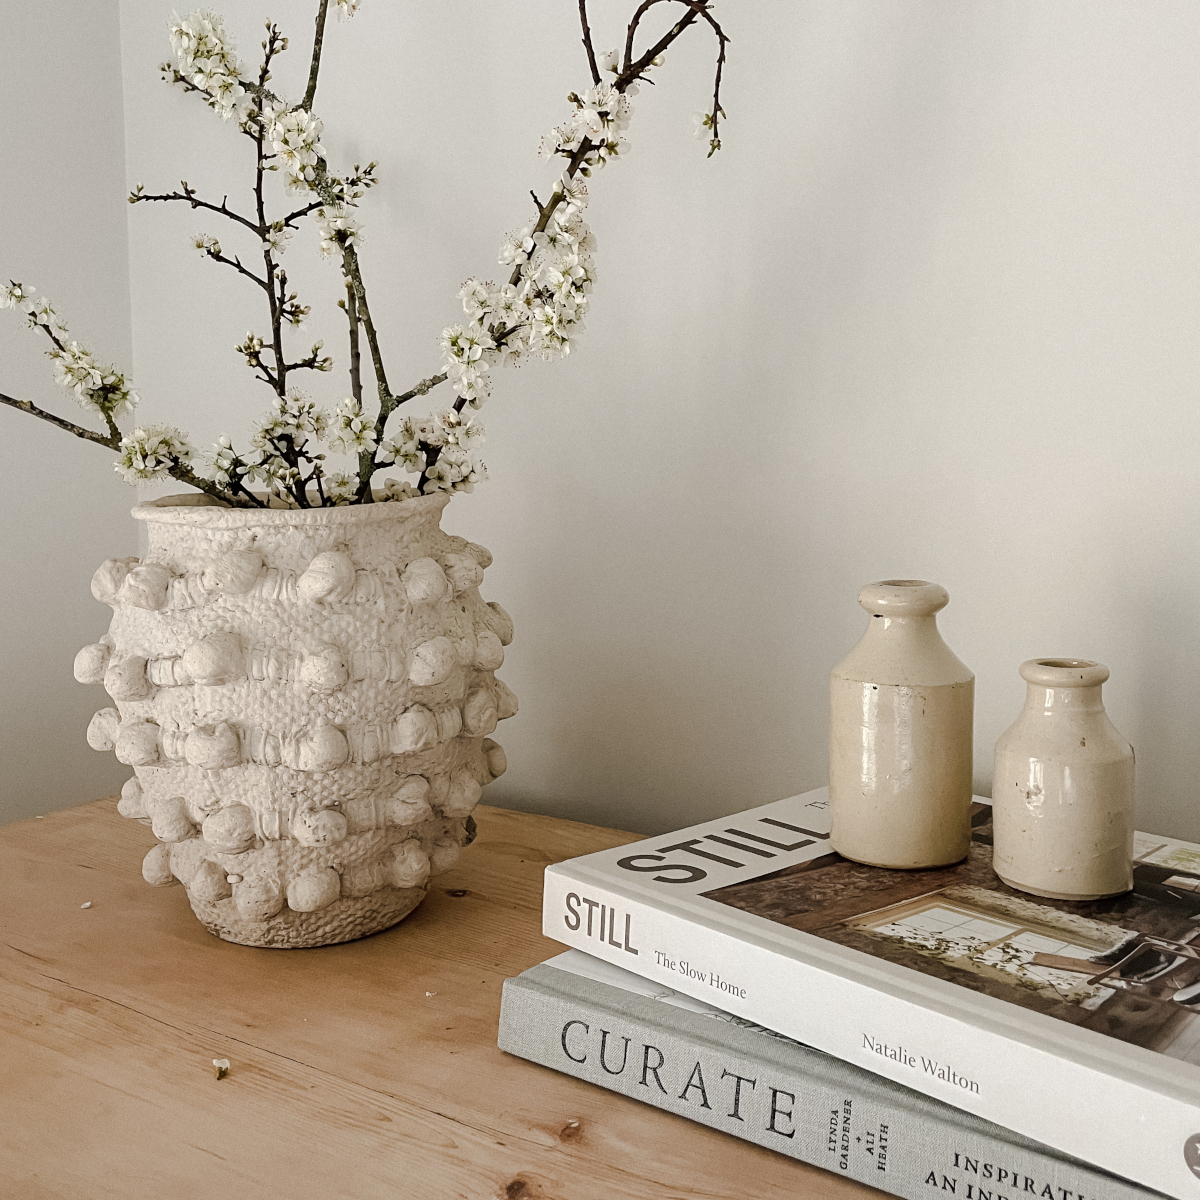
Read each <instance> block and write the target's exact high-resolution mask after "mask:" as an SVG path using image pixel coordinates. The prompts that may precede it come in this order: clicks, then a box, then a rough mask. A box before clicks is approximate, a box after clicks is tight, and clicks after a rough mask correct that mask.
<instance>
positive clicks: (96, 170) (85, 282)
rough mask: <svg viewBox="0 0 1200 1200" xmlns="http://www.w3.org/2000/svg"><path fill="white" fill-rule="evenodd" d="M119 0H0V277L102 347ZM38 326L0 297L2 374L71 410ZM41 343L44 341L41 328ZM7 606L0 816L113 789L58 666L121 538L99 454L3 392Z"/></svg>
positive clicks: (117, 116)
mask: <svg viewBox="0 0 1200 1200" xmlns="http://www.w3.org/2000/svg"><path fill="white" fill-rule="evenodd" d="M118 32H119V31H118V25H117V3H116V0H44V2H43V3H40V4H20V3H16V2H14V0H4V2H3V3H0V113H2V114H3V116H0V163H2V164H3V177H4V182H3V186H2V188H0V278H2V279H3V280H4V282H7V281H8V280H9V279H10V278H15V279H22V280H26V281H28V282H29V283H31V284H33V285H35V286H36V287H37V288H38V289H40V290H41V291H42V292H43V293H44V294H45V295H47V296H49V297H50V299H51V300H52V301H53V302H54V303H55V304H56V305H57V307H58V310H59V312H60V313H61V314H62V315H64V316H66V317H67V319H68V321H69V323H70V326H71V333H72V336H74V337H76V338H77V339H79V340H80V341H81V342H82V343H83V344H84V345H86V346H88V347H90V348H91V349H92V350H94V351H95V352H96V354H97V355H98V356H99V357H101V358H102V359H103V360H104V361H107V362H112V361H113V360H116V361H119V362H123V363H128V362H129V361H130V357H131V345H130V342H131V338H130V316H129V282H128V258H127V247H126V242H125V209H126V208H127V207H128V206H127V205H126V204H125V203H124V201H123V196H122V191H123V188H124V185H125V161H124V159H125V151H124V136H123V128H122V111H121V47H120V40H119V37H118ZM43 343H45V337H44V335H41V334H39V335H37V336H36V337H35V335H34V334H33V332H31V331H30V330H28V329H26V328H25V326H24V323H23V321H21V320H18V319H17V318H16V316H15V315H14V314H13V313H12V312H7V311H6V312H0V391H3V392H5V393H6V394H7V395H10V396H16V397H17V398H18V399H25V400H32V401H34V402H35V403H37V404H38V405H39V406H41V407H43V408H49V409H51V410H52V411H54V412H57V413H60V414H61V415H63V416H66V417H68V418H70V419H73V420H79V421H81V422H86V418H85V417H84V416H83V414H82V412H81V410H80V409H79V406H78V405H77V404H76V402H75V399H74V397H73V396H71V395H69V394H68V393H66V392H64V391H62V390H61V389H60V388H58V387H57V386H55V384H54V382H53V376H52V374H51V371H50V363H49V361H48V360H47V359H46V358H45V357H44V355H43V349H44V345H43ZM45 344H47V345H48V343H45ZM0 439H2V440H0V445H2V446H3V451H2V454H0V461H2V462H3V483H2V484H0V491H2V495H3V503H4V515H3V520H2V521H0V560H2V561H3V589H4V619H3V622H2V629H0V680H2V681H3V683H2V686H0V822H2V821H12V820H18V819H20V818H22V817H32V816H34V815H36V814H38V813H44V812H48V811H51V810H53V809H56V808H66V807H69V806H70V805H72V804H79V803H80V802H82V801H84V800H89V799H93V798H94V797H96V796H102V795H106V794H109V793H111V792H113V791H115V790H116V789H117V788H118V787H120V785H121V782H122V781H123V780H124V779H126V778H127V777H128V775H129V769H128V768H127V767H123V766H122V765H121V764H120V763H118V762H116V761H115V760H114V759H113V757H112V755H108V756H107V757H106V756H104V755H100V754H97V753H96V752H95V751H93V750H90V749H89V748H88V745H87V743H86V741H84V731H85V730H86V729H87V725H88V721H89V720H90V719H91V715H92V713H93V712H94V711H95V710H96V709H97V708H100V707H102V706H103V705H104V704H106V703H107V700H105V698H104V692H103V689H101V688H84V687H80V685H79V684H77V683H76V682H75V680H74V679H73V678H72V676H71V660H72V659H73V658H74V656H75V651H76V650H77V649H78V648H79V647H80V646H82V645H84V644H85V643H87V642H94V641H95V640H96V639H97V638H98V637H99V636H100V635H101V634H102V633H103V632H104V630H105V629H106V628H107V626H108V618H109V615H110V613H109V610H108V609H107V608H105V607H104V606H103V605H101V604H97V603H96V601H95V600H93V599H92V597H91V595H90V593H89V591H88V584H89V581H90V580H91V577H92V572H93V571H94V570H95V569H96V567H97V566H98V565H99V564H100V562H101V561H102V560H103V559H105V558H108V557H110V556H113V555H120V554H132V553H135V552H136V548H137V535H136V533H135V531H134V530H133V528H132V525H133V522H132V521H131V520H130V519H129V501H130V499H131V497H132V493H130V492H128V491H127V490H126V489H123V488H122V487H121V486H120V484H119V482H118V480H117V477H116V475H114V474H113V470H112V466H111V457H112V456H111V455H110V454H108V452H107V451H106V450H104V449H103V448H101V447H98V446H92V445H88V444H86V443H84V442H82V441H76V440H75V439H72V438H71V437H69V436H68V435H66V434H64V433H62V432H60V431H59V430H57V429H53V428H51V426H49V425H45V424H43V423H42V422H39V421H35V420H33V419H31V418H29V417H26V416H23V415H22V414H20V413H18V412H15V411H14V410H13V409H11V408H7V407H5V408H3V409H0Z"/></svg>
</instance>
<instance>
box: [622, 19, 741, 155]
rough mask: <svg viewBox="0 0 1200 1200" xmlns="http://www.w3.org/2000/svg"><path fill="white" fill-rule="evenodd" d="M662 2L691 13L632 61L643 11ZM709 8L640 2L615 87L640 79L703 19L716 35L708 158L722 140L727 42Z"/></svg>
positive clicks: (631, 22)
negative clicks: (723, 86)
mask: <svg viewBox="0 0 1200 1200" xmlns="http://www.w3.org/2000/svg"><path fill="white" fill-rule="evenodd" d="M663 3H679V4H686V5H687V6H688V9H689V10H690V11H689V12H688V14H687V16H685V17H684V18H683V19H682V20H681V21H679V22H677V23H676V24H675V25H674V26H673V27H672V28H671V29H670V31H668V32H667V33H666V34H664V35H663V36H662V37H661V38H659V40H658V41H657V42H656V43H655V44H654V45H653V46H651V47H650V49H649V50H647V51H646V53H645V54H643V55H642V56H641V58H639V59H638V60H637V61H636V62H634V61H633V39H634V35H635V34H636V33H637V28H638V25H639V24H640V23H641V20H642V17H643V16H644V15H645V14H646V12H647V11H648V10H649V9H651V8H653V7H654V5H656V4H663ZM710 7H711V6H710V5H709V4H708V3H706V0H643V2H642V4H640V5H639V6H638V9H637V11H636V12H635V13H634V14H633V19H632V20H631V21H630V22H629V29H628V30H627V32H626V36H625V63H624V67H623V69H622V71H621V74H620V76H618V78H617V81H616V85H615V86H616V88H617V90H618V91H620V92H623V91H625V89H626V88H627V87H628V86H629V84H630V83H631V82H633V81H634V80H636V79H638V78H640V76H641V74H642V72H643V71H645V70H646V68H647V67H649V66H650V65H651V64H652V63H653V62H654V60H655V59H656V58H657V57H658V56H659V55H660V54H662V53H663V51H665V50H666V49H667V47H669V46H670V45H671V43H672V42H674V41H675V39H676V38H677V37H679V35H680V34H681V33H683V31H684V30H685V29H686V28H687V27H688V26H689V25H690V24H691V23H692V22H693V21H695V20H696V18H697V17H703V18H704V20H705V21H706V22H707V23H708V24H709V25H710V26H711V27H712V30H713V32H714V33H715V34H716V36H717V44H718V50H717V69H716V79H715V82H714V84H713V110H712V112H711V113H710V114H708V117H709V120H708V122H707V127H708V128H710V129H711V130H712V141H711V148H710V150H709V157H710V158H711V157H712V154H713V151H715V150H719V149H720V148H721V140H720V138H719V137H718V136H717V131H718V128H719V126H720V119H721V117H722V116H724V109H722V108H721V74H722V71H723V69H724V66H725V46H726V44H727V43H728V41H729V38H728V37H727V36H726V34H725V31H724V30H723V29H722V28H721V26H720V24H719V23H718V21H717V19H716V18H715V17H714V16H713V15H712V13H711V12H710V11H709V8H710Z"/></svg>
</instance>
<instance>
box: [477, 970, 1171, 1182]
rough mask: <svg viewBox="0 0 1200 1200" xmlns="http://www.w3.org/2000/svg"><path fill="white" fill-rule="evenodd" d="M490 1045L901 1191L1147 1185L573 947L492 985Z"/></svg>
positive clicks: (838, 1172) (781, 1151) (792, 1156)
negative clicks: (495, 1024)
mask: <svg viewBox="0 0 1200 1200" xmlns="http://www.w3.org/2000/svg"><path fill="white" fill-rule="evenodd" d="M499 1045H500V1049H501V1050H506V1051H508V1053H510V1054H515V1055H518V1056H520V1057H521V1058H525V1059H529V1060H530V1061H531V1062H535V1063H540V1064H541V1065H542V1066H545V1067H551V1068H553V1069H554V1070H556V1071H561V1072H563V1073H564V1074H568V1075H573V1076H575V1077H576V1078H578V1079H583V1080H586V1081H587V1082H589V1083H595V1084H598V1085H599V1086H600V1087H604V1088H607V1089H609V1090H610V1091H614V1092H619V1093H620V1094H621V1095H624V1096H629V1097H631V1098H633V1099H635V1100H640V1101H642V1102H643V1103H646V1104H652V1105H654V1107H656V1108H661V1109H665V1110H667V1111H668V1112H673V1113H677V1114H678V1115H679V1116H683V1117H687V1118H688V1119H689V1120H692V1121H697V1122H699V1123H700V1124H702V1125H707V1126H709V1127H710V1128H712V1129H719V1130H721V1131H722V1132H724V1133H729V1134H732V1135H733V1136H734V1137H738V1138H742V1139H744V1140H745V1141H748V1142H754V1143H756V1144H757V1145H759V1146H765V1147H767V1148H769V1149H771V1150H777V1151H778V1152H779V1153H781V1154H785V1155H788V1156H789V1157H791V1158H796V1159H799V1160H800V1161H802V1162H806V1163H813V1164H815V1165H816V1166H818V1167H824V1168H825V1169H827V1170H829V1171H832V1172H834V1173H835V1174H839V1175H843V1176H846V1177H848V1178H850V1179H856V1180H858V1181H860V1182H862V1183H866V1184H870V1185H871V1186H872V1187H876V1188H879V1189H881V1190H882V1191H886V1192H890V1193H892V1194H893V1195H896V1196H903V1197H905V1198H906V1200H918V1198H919V1200H929V1197H930V1196H931V1195H932V1193H933V1192H939V1193H942V1194H943V1195H949V1196H953V1197H955V1200H1030V1198H1031V1197H1038V1198H1040V1200H1134V1198H1135V1197H1137V1198H1141V1200H1145V1198H1147V1197H1151V1198H1152V1197H1156V1196H1158V1195H1160V1193H1157V1192H1153V1191H1150V1190H1149V1189H1147V1188H1144V1187H1141V1186H1139V1185H1137V1184H1134V1183H1129V1182H1127V1181H1125V1180H1123V1179H1119V1178H1117V1177H1116V1176H1114V1175H1110V1174H1108V1173H1107V1172H1104V1171H1101V1170H1098V1169H1097V1168H1095V1167H1091V1166H1088V1165H1087V1164H1086V1163H1082V1162H1079V1161H1078V1160H1076V1159H1073V1158H1069V1157H1067V1156H1065V1155H1063V1154H1060V1153H1059V1152H1057V1151H1055V1150H1052V1149H1050V1148H1049V1147H1047V1146H1043V1145H1041V1144H1040V1143H1038V1142H1036V1141H1033V1140H1031V1139H1029V1138H1027V1137H1024V1136H1022V1135H1020V1134H1017V1133H1013V1132H1012V1131H1010V1130H1008V1129H1004V1128H1002V1127H1000V1126H998V1125H995V1124H993V1123H991V1122H990V1121H986V1120H984V1119H983V1118H981V1117H977V1116H975V1115H974V1114H972V1113H968V1112H964V1111H963V1110H961V1109H958V1108H955V1107H954V1106H952V1105H950V1104H946V1103H944V1102H943V1101H940V1100H935V1099H933V1098H931V1097H929V1096H926V1095H923V1094H922V1093H920V1092H916V1091H913V1090H912V1089H910V1088H906V1087H904V1086H903V1085H902V1084H898V1083H895V1082H893V1081H892V1080H890V1079H886V1078H884V1077H882V1076H879V1075H875V1074H872V1073H871V1072H870V1071H866V1070H864V1069H863V1068H861V1067H856V1066H853V1065H852V1064H850V1063H847V1062H844V1061H843V1060H842V1059H839V1058H834V1057H832V1056H831V1055H828V1054H824V1053H822V1052H821V1051H819V1050H814V1049H812V1048H811V1047H809V1046H805V1045H802V1044H801V1043H800V1042H796V1041H793V1040H792V1039H791V1038H786V1037H782V1036H781V1035H779V1034H777V1033H773V1032H772V1031H771V1030H768V1029H764V1028H763V1027H762V1026H761V1025H755V1024H753V1023H752V1022H750V1021H747V1020H745V1019H743V1018H741V1017H735V1016H733V1015H732V1014H730V1013H727V1012H724V1011H723V1010H721V1009H719V1008H715V1007H713V1006H712V1005H709V1004H706V1003H705V1002H704V1001H701V1000H697V999H694V998H693V997H691V996H686V995H684V994H682V993H680V992H676V991H674V990H672V989H670V988H667V987H664V986H662V985H660V984H656V983H652V982H650V981H648V980H646V979H644V978H642V977H641V976H639V975H634V974H632V973H630V972H628V971H625V970H622V969H621V968H619V967H616V966H613V965H612V964H611V963H606V962H603V961H602V960H600V959H595V958H592V957H591V956H590V955H587V954H583V953H581V952H580V951H578V950H569V951H567V953H565V954H560V955H558V956H557V957H556V958H552V959H550V960H548V961H547V962H544V963H541V964H539V965H538V966H536V967H532V968H531V969H530V970H528V971H525V972H523V973H522V974H521V975H519V976H517V977H516V978H515V979H508V980H506V981H505V983H504V994H503V1000H502V1002H501V1007H500V1033H499Z"/></svg>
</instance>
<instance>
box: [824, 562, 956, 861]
mask: <svg viewBox="0 0 1200 1200" xmlns="http://www.w3.org/2000/svg"><path fill="white" fill-rule="evenodd" d="M858 602H859V604H860V605H861V606H862V607H863V608H864V609H866V611H867V612H868V614H870V618H869V620H868V622H867V631H866V633H865V634H864V635H863V639H862V641H861V642H859V643H858V645H857V646H855V648H854V649H853V650H852V651H851V652H850V653H849V654H848V655H847V656H846V658H844V659H843V660H842V661H841V662H840V663H838V665H837V666H836V667H834V669H833V671H832V673H831V674H830V680H829V698H830V732H829V801H830V815H831V819H832V830H831V835H830V836H831V839H832V842H833V848H834V849H835V850H836V851H837V852H838V853H839V854H841V855H843V856H844V857H845V858H850V859H853V860H854V861H855V862H861V863H868V864H870V865H871V866H878V867H893V868H917V867H939V866H945V865H946V864H948V863H953V862H958V861H959V860H960V859H961V858H963V857H965V855H966V853H967V849H968V847H969V845H970V838H971V818H970V809H971V762H972V733H973V723H974V711H975V676H974V675H973V674H972V673H971V671H970V670H969V669H968V668H967V667H965V666H964V665H963V664H962V663H961V662H959V660H958V659H957V658H956V657H955V655H954V653H953V651H952V650H951V649H950V647H949V646H947V645H946V643H945V642H944V641H943V640H942V635H941V634H940V633H939V632H938V627H937V617H936V615H935V614H937V613H938V612H939V611H940V610H941V609H943V608H945V606H946V605H947V604H948V603H949V602H950V595H949V593H948V592H947V591H946V589H945V588H943V587H940V586H939V585H938V584H936V583H927V582H925V581H924V580H921V579H885V580H883V581H882V582H881V583H869V584H867V586H866V587H864V588H863V589H862V591H861V592H859V594H858Z"/></svg>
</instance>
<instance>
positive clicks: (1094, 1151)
mask: <svg viewBox="0 0 1200 1200" xmlns="http://www.w3.org/2000/svg"><path fill="white" fill-rule="evenodd" d="M990 818H991V809H990V806H989V804H988V802H987V801H986V800H980V801H979V803H978V804H977V805H976V806H975V809H974V812H973V823H974V826H975V833H974V838H973V840H972V846H971V853H970V856H969V858H968V859H967V860H966V861H964V862H963V863H960V864H957V865H956V866H952V867H945V868H939V869H937V870H930V871H891V870H885V869H881V868H877V867H865V866H861V865H860V864H857V863H851V862H849V861H847V860H845V859H843V858H841V857H840V856H839V855H836V854H834V853H833V852H832V850H831V847H830V843H829V837H828V831H829V817H828V794H827V792H826V790H825V789H821V790H820V791H816V792H809V793H806V794H805V795H803V796H796V797H793V798H791V799H789V800H781V801H779V802H777V803H775V804H767V805H764V806H763V807H761V808H756V809H751V810H750V811H748V812H745V813H740V814H738V815H736V816H733V817H723V818H720V819H719V820H716V821H708V822H705V823H704V824H702V825H696V826H693V827H692V828H690V829H686V830H683V831H681V832H679V833H675V834H667V835H664V836H663V837H657V838H649V839H647V840H645V841H643V842H638V843H634V844H632V845H629V846H620V847H616V848H614V849H612V850H603V851H600V852H599V853H597V854H589V855H585V856H584V857H581V858H576V859H571V860H569V861H567V862H564V863H559V864H556V865H554V866H550V867H548V868H547V869H546V879H545V894H544V901H543V931H544V932H545V934H546V935H547V936H548V937H551V938H554V939H556V940H558V941H560V942H564V943H566V944H567V945H569V946H572V947H574V948H576V949H579V950H583V951H585V952H586V953H588V954H592V955H595V956H596V957H599V958H602V959H604V960H606V961H608V962H611V963H613V964H614V965H616V966H619V967H622V968H624V969H625V970H628V971H633V972H635V973H636V974H638V975H641V976H642V977H644V978H646V979H650V980H653V981H656V982H658V983H661V984H664V985H665V986H667V987H669V988H671V989H673V990H675V991H679V992H683V993H685V994H687V995H691V996H694V997H696V998H697V999H700V1000H704V1001H706V1002H708V1003H710V1004H713V1005H716V1006H719V1007H720V1008H722V1009H725V1010H727V1011H728V1012H731V1013H733V1014H735V1015H736V1016H739V1017H742V1018H745V1019H747V1020H750V1021H754V1022H756V1023H758V1024H760V1025H763V1026H765V1027H767V1028H768V1029H773V1030H775V1031H777V1032H779V1033H782V1034H784V1035H786V1036H788V1037H792V1038H795V1039H797V1040H798V1041H801V1042H804V1043H806V1044H807V1045H810V1046H815V1047H816V1048H818V1049H820V1050H824V1051H825V1052H827V1053H829V1054H833V1055H836V1056H837V1057H839V1058H841V1059H844V1060H845V1061H847V1062H850V1063H853V1064H856V1065H858V1066H861V1067H865V1068H866V1069H868V1070H871V1071H874V1072H876V1073H878V1074H880V1075H883V1076H886V1077H888V1078H890V1079H894V1080H895V1081H897V1082H898V1083H902V1084H904V1085H905V1086H907V1087H909V1088H914V1089H917V1090H919V1091H922V1092H925V1093H926V1094H928V1095H930V1096H933V1097H935V1098H937V1099H939V1100H944V1101H947V1102H949V1103H950V1104H954V1105H957V1106H958V1107H960V1108H963V1109H966V1110H967V1111H969V1112H973V1113H976V1114H978V1115H979V1116H981V1117H984V1118H986V1119H988V1120H990V1121H994V1122H996V1123H997V1124H998V1125H1003V1126H1005V1127H1007V1128H1009V1129H1013V1130H1016V1131H1017V1132H1019V1133H1022V1134H1024V1135H1026V1136H1027V1137H1030V1138H1033V1139H1035V1140H1037V1141H1039V1142H1043V1143H1045V1144H1047V1145H1049V1146H1052V1147H1054V1148H1055V1149H1057V1150H1060V1151H1062V1152H1063V1153H1065V1154H1069V1155H1073V1156H1074V1157H1076V1158H1078V1159H1081V1160H1083V1161H1085V1162H1088V1163H1092V1164H1095V1165H1096V1166H1098V1167H1100V1168H1102V1169H1104V1170H1107V1171H1111V1172H1113V1173H1114V1174H1117V1175H1121V1176H1124V1177H1126V1178H1128V1179H1132V1180H1135V1181H1137V1182H1138V1183H1141V1184H1144V1185H1145V1186H1147V1187H1150V1188H1154V1189H1157V1190H1159V1191H1162V1192H1166V1193H1167V1194H1168V1195H1171V1196H1176V1197H1179V1198H1180V1200H1200V847H1197V846H1193V845H1191V844H1190V843H1186V842H1178V841H1174V840H1172V839H1168V838H1154V837H1148V836H1146V835H1142V834H1139V835H1138V837H1137V841H1136V851H1135V855H1136V858H1137V862H1136V863H1135V868H1134V879H1135V887H1134V890H1133V891H1132V892H1130V893H1128V894H1127V895H1125V896H1121V897H1116V898H1114V899H1110V900H1101V901H1092V902H1090V903H1072V902H1067V901H1059V900H1046V899H1042V898H1040V897H1033V896H1029V895H1026V894H1024V893H1021V892H1017V891H1014V890H1013V889H1012V888H1009V887H1007V886H1006V885H1005V884H1003V883H1001V882H1000V880H999V879H998V878H997V877H996V875H995V874H994V873H993V872H992V869H991V832H990ZM1193 939H1195V942H1196V944H1195V946H1193ZM1007 1200H1017V1198H1016V1197H1007ZM1042 1200H1047V1198H1046V1197H1043V1198H1042ZM1049 1200H1072V1197H1070V1196H1057V1195H1054V1196H1051V1197H1050V1198H1049Z"/></svg>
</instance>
